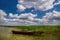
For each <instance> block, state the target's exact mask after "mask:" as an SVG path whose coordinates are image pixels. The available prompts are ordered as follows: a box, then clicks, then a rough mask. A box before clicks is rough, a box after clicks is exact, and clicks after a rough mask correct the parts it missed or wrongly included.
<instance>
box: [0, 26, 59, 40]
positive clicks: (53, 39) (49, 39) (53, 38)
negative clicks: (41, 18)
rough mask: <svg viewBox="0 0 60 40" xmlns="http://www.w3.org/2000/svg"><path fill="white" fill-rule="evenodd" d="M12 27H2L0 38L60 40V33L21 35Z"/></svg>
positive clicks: (0, 39) (8, 39) (11, 39)
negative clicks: (13, 30) (13, 32)
mask: <svg viewBox="0 0 60 40" xmlns="http://www.w3.org/2000/svg"><path fill="white" fill-rule="evenodd" d="M11 30H12V29H11V28H7V27H0V40H60V34H59V33H58V34H56V35H52V34H43V35H31V36H29V35H21V34H12V32H11Z"/></svg>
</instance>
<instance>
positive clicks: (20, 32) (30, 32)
mask: <svg viewBox="0 0 60 40" xmlns="http://www.w3.org/2000/svg"><path fill="white" fill-rule="evenodd" d="M12 33H13V34H24V35H34V34H42V33H44V32H43V31H38V32H34V31H16V30H12Z"/></svg>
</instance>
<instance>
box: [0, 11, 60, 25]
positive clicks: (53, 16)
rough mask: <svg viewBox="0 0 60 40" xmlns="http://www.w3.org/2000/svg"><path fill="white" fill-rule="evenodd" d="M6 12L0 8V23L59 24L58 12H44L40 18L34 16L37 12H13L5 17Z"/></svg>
mask: <svg viewBox="0 0 60 40" xmlns="http://www.w3.org/2000/svg"><path fill="white" fill-rule="evenodd" d="M5 16H7V14H6V13H5V12H4V11H3V10H0V25H10V26H11V25H16V26H17V25H18V26H21V25H60V12H58V11H53V12H48V13H46V15H45V16H43V18H42V19H40V18H35V17H36V16H37V14H32V13H25V14H20V15H18V14H13V13H9V18H6V17H5Z"/></svg>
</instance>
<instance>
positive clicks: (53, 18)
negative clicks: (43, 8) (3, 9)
mask: <svg viewBox="0 0 60 40" xmlns="http://www.w3.org/2000/svg"><path fill="white" fill-rule="evenodd" d="M42 21H43V23H44V24H47V25H48V24H51V25H53V24H56V25H60V12H58V11H53V12H49V13H46V15H45V16H43V18H42Z"/></svg>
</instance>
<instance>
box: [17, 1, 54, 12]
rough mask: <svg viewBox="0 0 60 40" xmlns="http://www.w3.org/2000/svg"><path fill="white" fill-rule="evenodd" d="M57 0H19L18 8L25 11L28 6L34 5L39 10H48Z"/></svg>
mask: <svg viewBox="0 0 60 40" xmlns="http://www.w3.org/2000/svg"><path fill="white" fill-rule="evenodd" d="M54 1H55V0H18V4H17V8H18V9H19V10H20V11H24V9H26V8H31V7H34V8H35V9H39V10H43V11H45V10H48V9H51V8H53V6H54V4H53V2H54Z"/></svg>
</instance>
